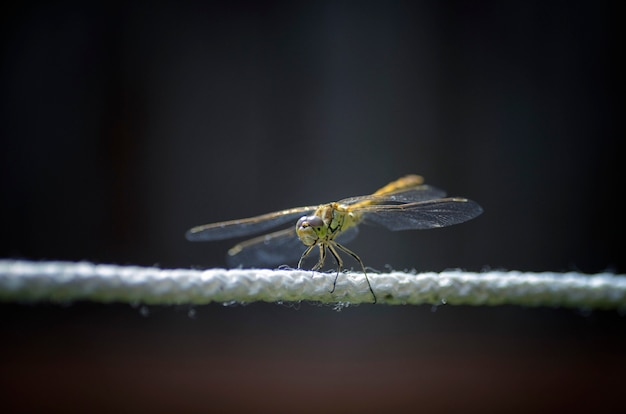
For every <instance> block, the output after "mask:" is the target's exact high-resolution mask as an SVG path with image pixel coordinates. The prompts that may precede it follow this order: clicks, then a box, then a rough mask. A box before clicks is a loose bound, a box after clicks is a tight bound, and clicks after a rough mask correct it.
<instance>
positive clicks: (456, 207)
mask: <svg viewBox="0 0 626 414" xmlns="http://www.w3.org/2000/svg"><path fill="white" fill-rule="evenodd" d="M482 212H483V209H482V208H481V207H480V205H478V204H477V203H476V202H474V201H472V200H468V199H466V198H461V197H446V193H445V192H444V191H442V190H440V189H438V188H435V187H432V186H430V185H427V184H424V179H423V177H422V176H420V175H415V174H411V175H407V176H404V177H401V178H399V179H397V180H395V181H392V182H390V183H389V184H387V185H385V186H384V187H382V188H380V189H378V190H377V191H376V192H374V193H373V194H370V195H365V196H358V197H350V198H345V199H343V200H340V201H336V202H331V203H326V204H321V205H317V206H305V207H295V208H290V209H286V210H282V211H276V212H273V213H267V214H263V215H260V216H256V217H250V218H245V219H239V220H230V221H222V222H219V223H212V224H205V225H201V226H196V227H193V228H191V229H190V230H188V231H187V233H186V238H187V240H189V241H214V240H223V239H230V238H234V237H241V236H250V235H253V234H257V233H261V232H266V231H269V230H271V229H273V228H274V227H277V226H280V225H282V224H286V223H288V222H293V221H294V220H296V219H297V221H296V225H295V227H294V226H291V227H289V228H286V229H282V230H278V231H275V232H272V233H269V234H265V235H262V236H257V237H255V238H252V239H250V240H247V241H244V242H242V243H239V244H237V245H235V246H234V247H232V248H231V249H230V250H229V251H228V263H229V265H230V266H231V267H240V266H242V267H250V266H258V267H271V266H277V265H281V264H285V263H286V262H290V261H292V260H293V261H295V259H297V258H298V257H299V258H300V259H299V261H298V268H299V269H300V268H302V263H303V260H304V259H305V258H306V257H307V256H309V254H310V253H311V252H312V251H314V250H315V248H316V246H317V250H318V251H319V259H318V261H317V263H316V264H315V265H314V266H313V267H312V268H311V270H320V269H322V268H323V266H324V263H325V261H326V255H327V253H330V255H331V256H332V257H333V259H334V261H335V263H336V264H337V274H336V276H335V279H334V281H333V287H332V289H331V290H330V293H333V292H334V291H335V287H336V284H337V278H338V277H339V273H340V272H341V270H342V269H343V264H344V262H343V259H342V257H341V254H340V252H341V253H344V254H347V255H349V256H351V257H352V258H354V259H355V260H356V261H357V262H358V263H359V265H360V266H361V269H362V270H363V275H364V276H365V280H366V281H367V285H368V287H369V291H370V293H371V294H372V296H373V298H374V302H373V303H376V301H377V298H376V294H375V293H374V289H372V285H371V283H370V281H369V278H368V277H367V272H366V271H365V265H364V263H363V260H361V258H360V257H359V256H358V255H357V254H356V253H354V252H353V251H352V250H350V249H348V248H347V247H346V246H344V244H345V243H348V242H350V241H351V240H353V239H354V238H355V237H356V236H357V234H358V226H359V225H360V224H372V225H378V226H382V227H384V228H387V229H389V230H392V231H398V230H419V229H432V228H440V227H448V226H452V225H454V224H459V223H464V222H466V221H468V220H471V219H473V218H475V217H477V216H479V215H480V214H481V213H482Z"/></svg>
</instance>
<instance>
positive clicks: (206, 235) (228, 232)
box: [185, 207, 316, 241]
mask: <svg viewBox="0 0 626 414" xmlns="http://www.w3.org/2000/svg"><path fill="white" fill-rule="evenodd" d="M315 208H316V207H296V208H290V209H288V210H283V211H277V212H274V213H268V214H263V215H261V216H256V217H250V218H247V219H241V220H231V221H222V222H220V223H212V224H205V225H203V226H197V227H194V228H192V229H190V230H188V231H187V233H186V235H185V237H187V240H189V241H211V240H224V239H230V238H233V237H239V236H248V235H250V234H254V233H260V232H263V231H267V230H269V229H271V228H274V227H276V226H280V225H281V224H285V223H287V222H289V221H292V220H293V221H294V223H295V219H296V218H297V217H301V216H303V215H306V214H307V213H309V212H311V211H313V210H315Z"/></svg>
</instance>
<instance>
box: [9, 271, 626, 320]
mask: <svg viewBox="0 0 626 414" xmlns="http://www.w3.org/2000/svg"><path fill="white" fill-rule="evenodd" d="M335 275H336V274H335V273H319V272H312V271H307V270H268V269H234V270H224V269H208V270H191V269H160V268H156V267H138V266H115V265H104V264H93V263H89V262H34V261H24V260H0V301H2V302H42V301H43V302H73V301H94V302H127V303H143V304H205V303H210V302H221V303H248V302H255V301H265V302H297V301H303V300H305V301H320V302H325V303H343V304H356V303H370V302H372V301H373V298H372V295H371V293H370V291H369V288H368V286H367V282H366V280H365V278H364V276H363V273H353V272H349V273H341V274H340V275H339V277H338V279H337V285H336V288H335V291H334V292H333V293H330V290H331V289H332V285H333V280H334V278H335ZM368 277H369V280H370V283H371V285H372V288H373V289H374V292H375V293H376V297H377V301H378V303H385V304H393V305H398V304H411V305H418V304H433V305H439V304H444V303H447V304H451V305H452V304H454V305H502V304H511V305H526V306H565V307H578V308H614V309H626V275H615V274H611V273H602V274H596V275H584V274H580V273H576V272H570V273H549V272H544V273H524V272H516V271H512V272H504V271H488V272H481V273H470V272H463V271H460V270H452V271H445V272H441V273H432V272H429V273H418V274H412V273H406V272H390V273H383V274H380V273H378V274H377V273H368Z"/></svg>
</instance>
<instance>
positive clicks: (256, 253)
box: [227, 225, 358, 267]
mask: <svg viewBox="0 0 626 414" xmlns="http://www.w3.org/2000/svg"><path fill="white" fill-rule="evenodd" d="M357 234H358V229H357V227H356V226H354V227H350V228H349V229H347V230H345V231H343V232H341V233H340V234H339V235H337V238H336V240H337V241H338V242H340V243H348V242H349V241H350V240H352V239H354V238H355V237H356V235H357ZM305 250H306V246H305V245H304V244H303V243H302V242H301V241H300V239H299V238H298V236H297V235H296V229H295V225H294V226H293V227H290V228H288V229H284V230H280V231H276V232H274V233H270V234H267V235H263V236H259V237H255V238H253V239H250V240H246V241H244V242H242V243H239V244H238V245H236V246H234V247H233V248H231V249H230V250H229V251H228V257H227V262H228V265H229V266H230V267H238V266H242V267H274V266H278V265H282V264H290V263H292V264H295V263H296V262H297V261H298V260H299V259H300V256H302V253H303V252H304V251H305Z"/></svg>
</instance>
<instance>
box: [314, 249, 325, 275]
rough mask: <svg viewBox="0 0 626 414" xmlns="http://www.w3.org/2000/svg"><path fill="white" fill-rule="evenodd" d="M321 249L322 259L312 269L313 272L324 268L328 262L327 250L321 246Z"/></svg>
mask: <svg viewBox="0 0 626 414" xmlns="http://www.w3.org/2000/svg"><path fill="white" fill-rule="evenodd" d="M319 248H320V259H319V260H318V262H317V264H316V265H315V266H313V267H312V268H311V270H320V269H321V268H322V266H324V262H325V261H326V249H324V246H323V245H321V244H320V245H319Z"/></svg>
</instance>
